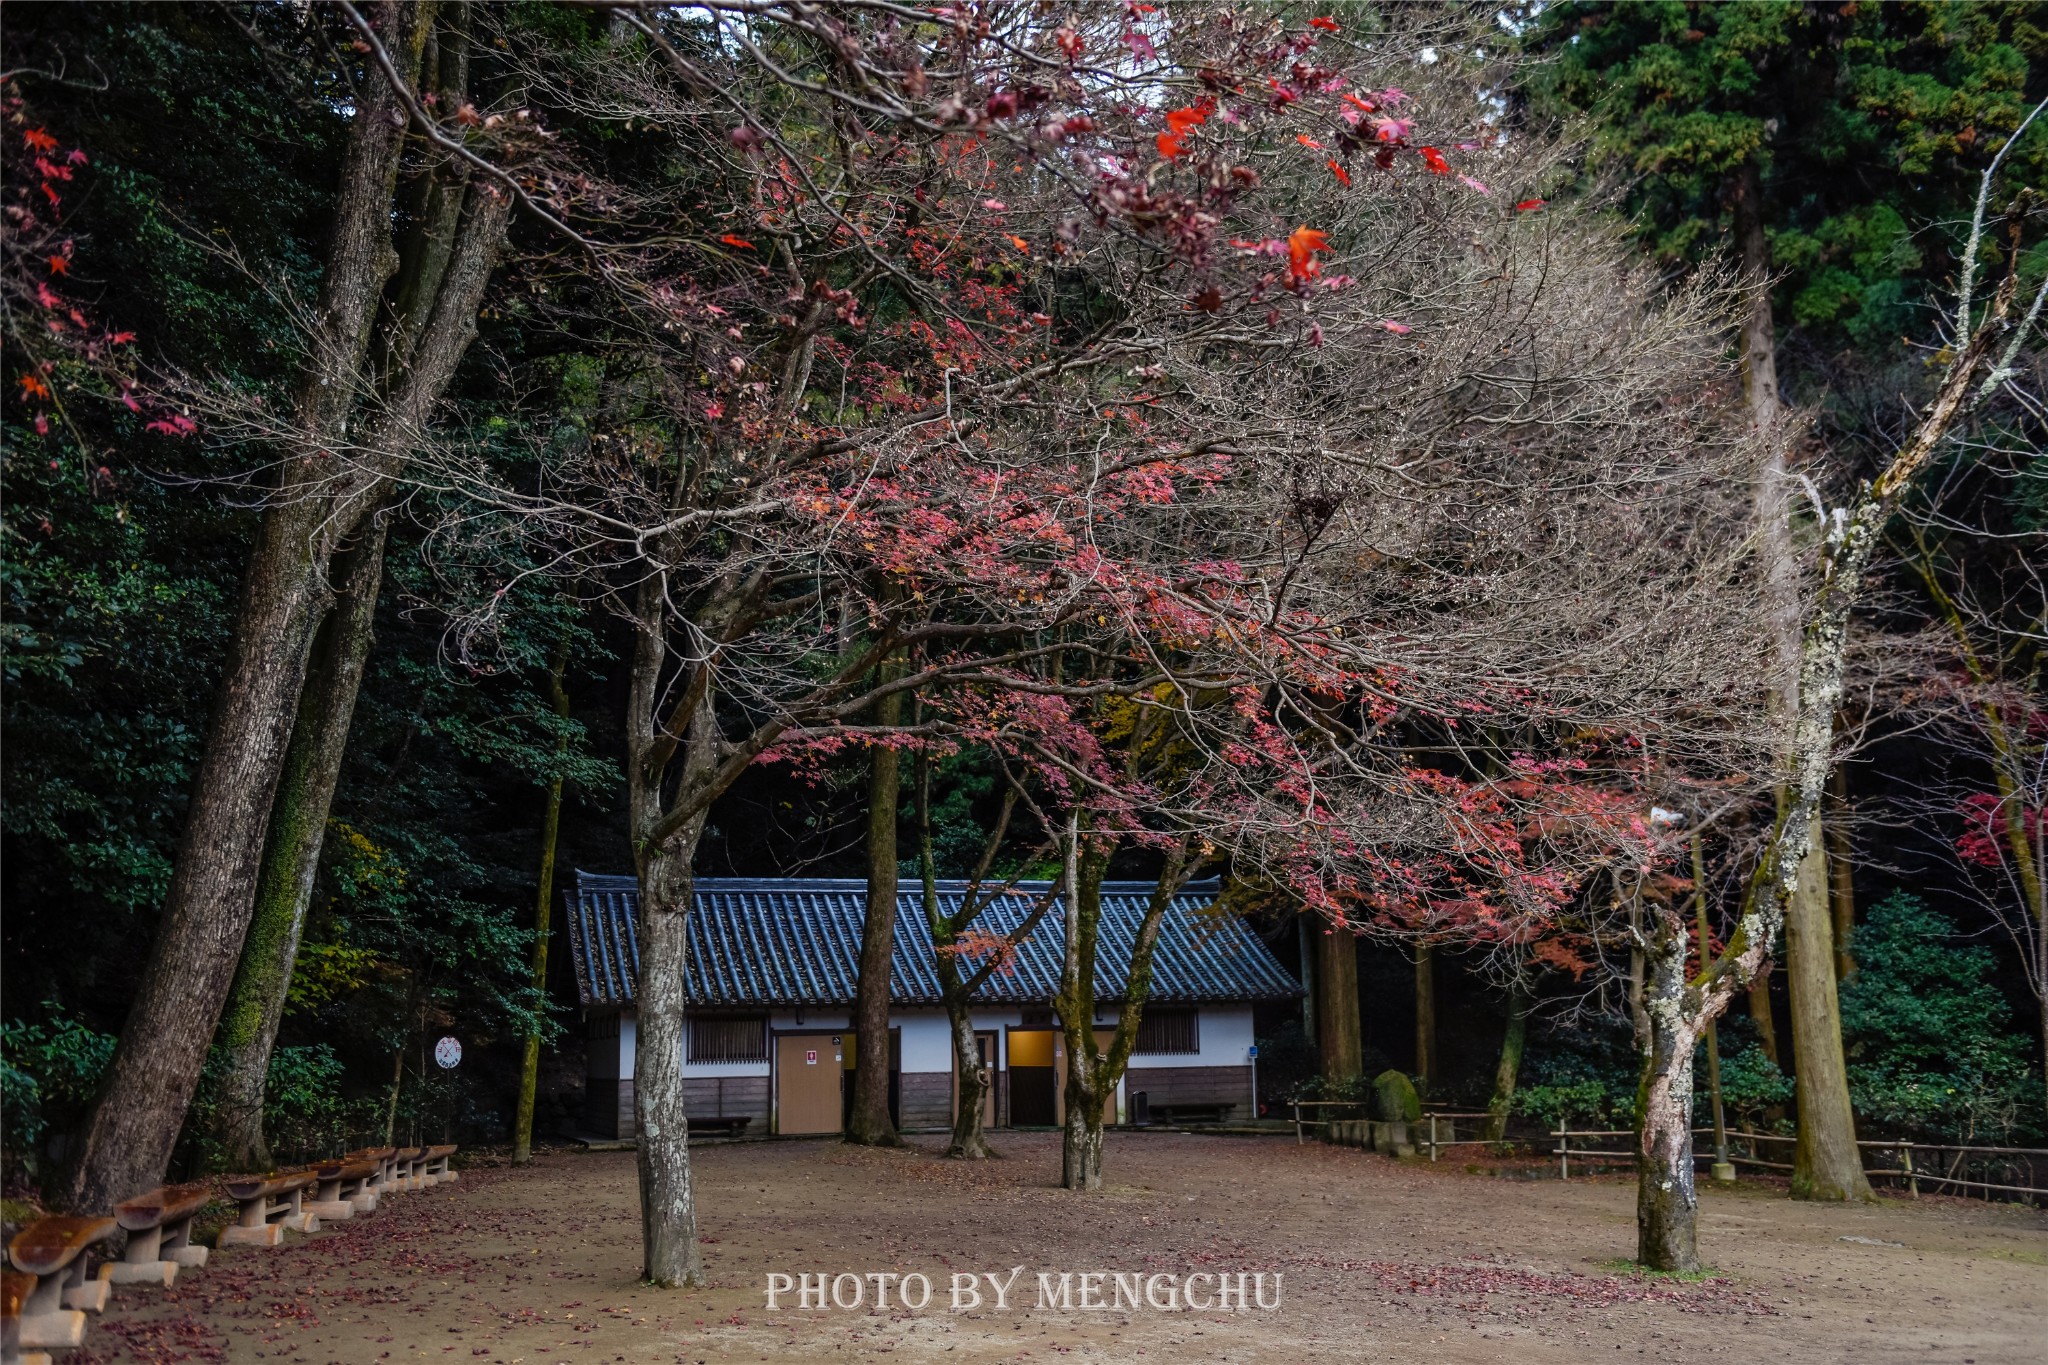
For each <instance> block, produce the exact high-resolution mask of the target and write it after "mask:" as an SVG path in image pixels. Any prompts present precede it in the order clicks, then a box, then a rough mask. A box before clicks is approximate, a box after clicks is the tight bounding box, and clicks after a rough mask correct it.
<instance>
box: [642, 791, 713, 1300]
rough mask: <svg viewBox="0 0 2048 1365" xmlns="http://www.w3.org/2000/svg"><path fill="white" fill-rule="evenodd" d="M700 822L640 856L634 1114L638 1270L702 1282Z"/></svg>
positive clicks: (655, 1278)
mask: <svg viewBox="0 0 2048 1365" xmlns="http://www.w3.org/2000/svg"><path fill="white" fill-rule="evenodd" d="M702 828H703V822H702V821H701V820H699V821H697V822H695V823H694V824H692V825H691V826H690V827H689V828H688V829H686V830H684V831H683V832H681V833H679V834H678V835H677V836H676V837H675V838H673V839H671V840H669V841H668V842H667V843H664V844H661V845H659V846H656V847H650V848H644V849H643V850H642V852H641V855H640V869H639V870H640V976H639V979H638V981H637V982H636V983H635V990H634V1003H635V1004H636V1006H637V1007H638V1012H639V1038H638V1041H637V1045H636V1051H635V1053H634V1060H633V1115H634V1119H635V1121H636V1131H637V1132H638V1133H639V1169H640V1233H641V1243H642V1249H643V1252H644V1263H643V1265H642V1268H641V1277H642V1278H643V1279H645V1280H646V1281H647V1282H648V1283H649V1284H653V1285H658V1286H662V1287H668V1288H672V1287H676V1286H683V1285H688V1286H692V1287H701V1286H702V1285H703V1283H704V1264H703V1261H702V1260H701V1259H700V1256H699V1253H698V1250H697V1203H696V1197H695V1192H694V1190H693V1189H692V1187H691V1182H690V1126H689V1122H688V1120H687V1119H686V1118H685V1117H684V1114H683V1000H684V989H685V981H684V969H685V965H686V963H687V962H688V960H689V957H688V955H689V933H690V909H691V898H692V895H693V892H694V887H695V879H694V877H693V876H692V873H691V869H690V863H691V860H692V857H693V855H694V854H695V852H696V845H697V835H698V833H699V832H700V831H701V830H702Z"/></svg>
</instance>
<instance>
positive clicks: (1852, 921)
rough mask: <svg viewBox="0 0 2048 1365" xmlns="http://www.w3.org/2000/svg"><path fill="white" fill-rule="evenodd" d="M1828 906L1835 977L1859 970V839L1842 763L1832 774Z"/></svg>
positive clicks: (1828, 819) (1829, 788) (1828, 834)
mask: <svg viewBox="0 0 2048 1365" xmlns="http://www.w3.org/2000/svg"><path fill="white" fill-rule="evenodd" d="M1827 836H1828V837H1827V846H1828V910H1829V914H1830V918H1831V919H1832V921H1833V924H1834V941H1835V980H1837V981H1844V980H1847V979H1848V977H1849V975H1850V973H1852V972H1854V971H1855V970H1856V956H1855V953H1854V951H1853V945H1852V943H1851V939H1852V937H1853V936H1854V934H1855V932H1856V860H1855V857H1854V854H1853V852H1852V850H1853V849H1854V848H1855V841H1854V839H1853V837H1852V833H1851V830H1850V828H1849V775H1848V774H1847V773H1845V772H1843V771H1842V767H1841V765H1840V764H1836V765H1835V770H1834V771H1833V772H1831V773H1829V774H1828V813H1827Z"/></svg>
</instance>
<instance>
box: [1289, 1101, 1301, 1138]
mask: <svg viewBox="0 0 2048 1365" xmlns="http://www.w3.org/2000/svg"><path fill="white" fill-rule="evenodd" d="M1291 1107H1292V1108H1293V1110H1294V1145H1295V1146H1297V1147H1299V1146H1301V1101H1300V1100H1296V1101H1294V1103H1293V1104H1292V1106H1291Z"/></svg>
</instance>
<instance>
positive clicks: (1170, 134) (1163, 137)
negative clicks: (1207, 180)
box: [1157, 100, 1216, 161]
mask: <svg viewBox="0 0 2048 1365" xmlns="http://www.w3.org/2000/svg"><path fill="white" fill-rule="evenodd" d="M1215 108H1216V103H1215V101H1214V100H1203V101H1202V102H1201V103H1199V104H1192V105H1189V106H1188V107H1187V108H1185V109H1173V110H1169V111H1168V112H1167V115H1166V131H1165V132H1163V133H1161V134H1160V135H1159V137H1158V139H1157V141H1158V145H1159V154H1160V155H1161V156H1163V157H1165V158H1166V159H1167V160H1168V161H1172V160H1174V159H1175V158H1177V157H1180V156H1184V155H1185V154H1186V153H1187V149H1188V148H1187V137H1188V134H1189V133H1192V132H1193V131H1194V130H1195V129H1197V128H1199V127H1201V126H1202V125H1203V124H1204V123H1206V122H1207V121H1208V118H1209V115H1210V113H1211V112H1212V111H1213V110H1214V109H1215Z"/></svg>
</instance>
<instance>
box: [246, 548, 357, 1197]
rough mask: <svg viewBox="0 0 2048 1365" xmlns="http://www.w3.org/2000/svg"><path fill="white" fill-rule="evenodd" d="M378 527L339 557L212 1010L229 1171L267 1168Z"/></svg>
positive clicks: (344, 742)
mask: <svg viewBox="0 0 2048 1365" xmlns="http://www.w3.org/2000/svg"><path fill="white" fill-rule="evenodd" d="M384 533H385V523H384V519H383V518H382V517H376V518H372V520H371V522H370V524H369V525H368V526H366V527H365V528H364V529H363V532H362V534H361V535H360V536H359V537H358V539H357V543H356V544H355V545H353V546H351V547H349V549H348V550H347V551H345V552H344V553H343V555H342V556H341V558H340V560H339V561H338V564H337V567H338V569H339V571H340V572H339V574H338V579H339V581H338V582H337V583H336V591H337V594H338V597H339V602H338V605H337V607H336V609H335V611H334V612H333V613H332V614H331V615H330V616H329V617H328V619H327V623H326V624H325V625H324V626H323V627H322V628H321V631H320V636H319V641H318V643H317V644H316V645H315V647H314V651H313V656H312V666H311V678H310V681H309V683H308V685H307V686H306V688H305V689H304V692H303V695H302V696H301V697H300V699H299V714H298V719H297V721H296V723H295V724H294V725H293V727H292V738H291V746H290V748H289V749H288V750H287V752H286V755H285V762H284V774H283V777H282V779H281V780H280V782H279V786H278V791H277V799H276V801H275V802H274V803H273V805H272V808H271V814H270V840H269V844H268V846H267V847H266V849H265V851H264V855H263V868H262V871H261V873H260V874H259V876H258V880H257V887H256V908H255V913H254V915H253V917H252V918H251V919H250V922H249V932H248V934H247V935H246V936H245V938H244V940H243V943H242V957H241V962H240V965H239V966H238V967H237V969H236V972H235V979H234V984H233V986H232V988H231V989H230V991H229V993H228V1003H227V1007H226V1008H225V1009H224V1010H223V1011H222V1014H221V1021H220V1029H219V1036H218V1042H219V1045H220V1048H221V1051H222V1053H223V1054H224V1056H225V1059H226V1063H227V1065H226V1069H225V1072H224V1074H223V1076H222V1080H221V1109H222V1113H223V1131H222V1133H221V1144H222V1149H223V1156H222V1160H223V1161H224V1162H225V1163H226V1165H227V1167H228V1168H229V1169H232V1170H243V1171H267V1170H269V1169H270V1167H271V1157H270V1147H269V1144H268V1143H267V1142H266V1141H265V1140H264V1133H263V1101H264V1090H265V1083H266V1080H267V1078H268V1076H269V1072H270V1056H271V1052H272V1051H273V1049H274V1048H275V1047H276V1044H277V1030H278V1025H279V1024H280V1023H281V1022H282V1021H283V1019H284V1007H285V999H286V996H287V994H288V993H289V991H290V989H291V982H292V966H293V963H294V962H295V961H296V960H297V958H298V953H299V938H300V935H301V933H302V932H303V931H304V929H305V924H306V912H307V909H308V908H309V907H310V905H311V904H312V900H313V882H314V878H315V876H316V875H317V874H318V872H319V870H320V850H321V848H322V847H323V846H324V844H325V843H326V836H327V816H328V812H329V810H330V809H331V808H332V806H333V803H334V789H335V785H336V783H337V782H338V781H339V780H340V777H341V761H342V757H343V755H344V754H345V753H346V751H347V747H348V732H349V724H350V722H351V720H352V719H353V718H354V716H355V705H356V694H357V692H358V691H359V690H360V689H361V687H362V680H363V665H364V662H365V661H366V660H367V659H368V657H369V653H370V641H371V638H372V635H373V633H374V632H373V627H374V625H375V623H376V616H377V593H378V588H379V586H380V585H381V584H382V582H383V576H384Z"/></svg>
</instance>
